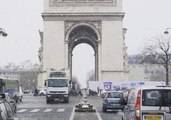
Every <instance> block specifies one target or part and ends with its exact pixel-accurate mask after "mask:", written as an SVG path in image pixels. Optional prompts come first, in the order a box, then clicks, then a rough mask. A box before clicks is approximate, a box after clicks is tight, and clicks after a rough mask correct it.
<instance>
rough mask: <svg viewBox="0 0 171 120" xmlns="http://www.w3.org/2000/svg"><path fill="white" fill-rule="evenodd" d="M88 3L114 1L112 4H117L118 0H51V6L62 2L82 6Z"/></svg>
mask: <svg viewBox="0 0 171 120" xmlns="http://www.w3.org/2000/svg"><path fill="white" fill-rule="evenodd" d="M86 3H88V5H90V4H92V5H95V4H96V5H97V4H100V5H104V3H112V4H110V5H117V0H50V6H58V5H60V4H70V5H72V4H74V6H75V5H79V6H80V5H81V4H83V5H86Z"/></svg>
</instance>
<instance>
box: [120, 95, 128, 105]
mask: <svg viewBox="0 0 171 120" xmlns="http://www.w3.org/2000/svg"><path fill="white" fill-rule="evenodd" d="M120 104H121V105H127V100H126V99H125V98H124V97H122V98H121V99H120Z"/></svg>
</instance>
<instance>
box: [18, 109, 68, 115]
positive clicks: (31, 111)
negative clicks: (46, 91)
mask: <svg viewBox="0 0 171 120" xmlns="http://www.w3.org/2000/svg"><path fill="white" fill-rule="evenodd" d="M64 111H65V108H27V109H26V108H20V109H18V110H17V113H18V114H19V113H28V112H29V113H38V112H43V113H49V112H57V113H61V112H64Z"/></svg>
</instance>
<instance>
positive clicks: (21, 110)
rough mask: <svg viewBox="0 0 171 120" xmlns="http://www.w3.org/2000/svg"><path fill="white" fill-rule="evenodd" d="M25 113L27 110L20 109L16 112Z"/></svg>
mask: <svg viewBox="0 0 171 120" xmlns="http://www.w3.org/2000/svg"><path fill="white" fill-rule="evenodd" d="M25 111H27V109H21V110H19V111H17V112H18V113H22V112H25Z"/></svg>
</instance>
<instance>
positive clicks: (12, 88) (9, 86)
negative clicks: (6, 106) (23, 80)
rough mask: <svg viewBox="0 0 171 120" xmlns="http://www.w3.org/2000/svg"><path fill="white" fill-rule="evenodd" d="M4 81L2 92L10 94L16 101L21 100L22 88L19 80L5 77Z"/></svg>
mask: <svg viewBox="0 0 171 120" xmlns="http://www.w3.org/2000/svg"><path fill="white" fill-rule="evenodd" d="M2 80H3V83H4V90H3V91H4V93H8V94H9V95H11V96H12V97H13V98H14V100H15V101H16V102H18V101H22V94H23V93H22V90H21V87H20V84H19V80H14V79H5V78H3V79H2Z"/></svg>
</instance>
